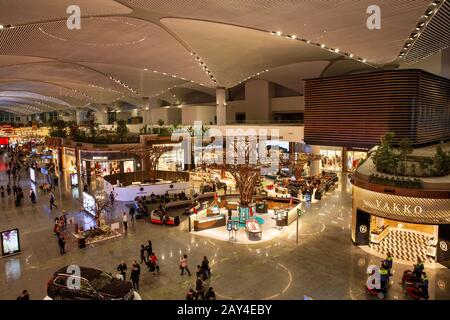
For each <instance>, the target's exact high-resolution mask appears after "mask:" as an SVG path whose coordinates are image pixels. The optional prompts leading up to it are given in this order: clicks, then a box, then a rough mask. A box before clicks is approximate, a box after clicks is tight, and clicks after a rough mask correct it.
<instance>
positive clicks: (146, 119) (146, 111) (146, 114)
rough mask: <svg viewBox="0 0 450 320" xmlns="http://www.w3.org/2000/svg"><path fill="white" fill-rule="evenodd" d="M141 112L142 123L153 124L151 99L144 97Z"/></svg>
mask: <svg viewBox="0 0 450 320" xmlns="http://www.w3.org/2000/svg"><path fill="white" fill-rule="evenodd" d="M141 111H142V112H141V114H142V124H143V125H146V124H151V122H152V114H151V110H150V100H149V98H147V97H144V98H143V103H142V110H141Z"/></svg>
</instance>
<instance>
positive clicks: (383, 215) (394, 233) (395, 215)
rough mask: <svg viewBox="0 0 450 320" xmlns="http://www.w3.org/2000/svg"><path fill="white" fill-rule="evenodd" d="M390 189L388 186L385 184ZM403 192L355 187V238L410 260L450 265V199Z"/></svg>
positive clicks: (357, 242)
mask: <svg viewBox="0 0 450 320" xmlns="http://www.w3.org/2000/svg"><path fill="white" fill-rule="evenodd" d="M385 189H388V190H389V188H385ZM416 195H418V196H400V195H396V194H389V193H388V192H376V191H372V190H367V189H364V188H361V187H359V186H356V185H355V186H354V187H353V211H352V214H353V216H352V240H353V242H354V243H355V244H356V245H358V246H370V248H371V249H373V250H375V251H376V252H378V253H379V254H382V255H385V254H386V253H387V251H390V252H391V254H392V255H393V256H394V258H395V259H397V260H401V261H404V262H408V263H410V262H411V263H413V262H415V261H416V259H417V257H420V258H421V259H422V260H423V261H425V262H427V263H430V264H433V263H435V262H437V263H440V264H441V265H444V266H446V267H450V251H449V246H450V199H448V198H430V197H428V196H427V197H425V196H422V197H421V196H420V192H418V193H417V194H416Z"/></svg>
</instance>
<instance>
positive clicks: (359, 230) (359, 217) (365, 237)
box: [355, 209, 370, 246]
mask: <svg viewBox="0 0 450 320" xmlns="http://www.w3.org/2000/svg"><path fill="white" fill-rule="evenodd" d="M369 243H370V214H369V213H367V212H365V211H362V210H359V209H357V210H356V226H355V244H356V245H358V246H366V245H369Z"/></svg>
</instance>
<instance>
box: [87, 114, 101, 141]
mask: <svg viewBox="0 0 450 320" xmlns="http://www.w3.org/2000/svg"><path fill="white" fill-rule="evenodd" d="M88 128H89V132H90V134H91V138H92V142H93V143H95V141H96V140H97V135H98V130H99V124H98V123H96V122H95V116H94V114H92V116H91V117H90V119H89V122H88Z"/></svg>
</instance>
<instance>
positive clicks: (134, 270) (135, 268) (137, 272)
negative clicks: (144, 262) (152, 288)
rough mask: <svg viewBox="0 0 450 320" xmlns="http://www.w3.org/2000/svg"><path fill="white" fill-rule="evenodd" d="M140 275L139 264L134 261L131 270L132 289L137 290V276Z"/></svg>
mask: <svg viewBox="0 0 450 320" xmlns="http://www.w3.org/2000/svg"><path fill="white" fill-rule="evenodd" d="M140 275H141V266H140V265H139V264H138V263H137V262H136V261H134V262H133V266H132V270H131V276H130V277H131V282H132V283H133V290H135V291H139V276H140Z"/></svg>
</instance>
